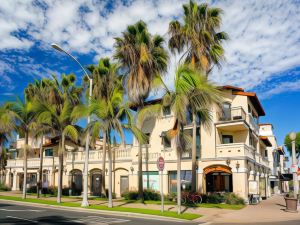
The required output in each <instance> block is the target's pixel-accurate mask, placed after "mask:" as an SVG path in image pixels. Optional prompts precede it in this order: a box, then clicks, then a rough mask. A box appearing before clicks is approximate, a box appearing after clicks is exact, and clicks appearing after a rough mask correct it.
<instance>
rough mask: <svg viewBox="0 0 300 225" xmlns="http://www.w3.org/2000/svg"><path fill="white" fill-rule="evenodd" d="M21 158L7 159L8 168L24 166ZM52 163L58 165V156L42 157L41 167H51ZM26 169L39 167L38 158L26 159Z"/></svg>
mask: <svg viewBox="0 0 300 225" xmlns="http://www.w3.org/2000/svg"><path fill="white" fill-rule="evenodd" d="M23 162H24V160H23V159H9V160H7V166H6V167H8V168H17V167H24V164H23ZM53 165H55V166H58V157H54V158H53V157H44V158H43V167H52V166H53ZM27 167H28V169H31V168H34V169H36V168H39V167H40V158H29V159H28V160H27Z"/></svg>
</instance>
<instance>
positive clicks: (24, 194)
mask: <svg viewBox="0 0 300 225" xmlns="http://www.w3.org/2000/svg"><path fill="white" fill-rule="evenodd" d="M27 148H28V132H25V144H24V157H23V158H24V162H23V163H24V179H23V196H22V198H23V199H26V189H27Z"/></svg>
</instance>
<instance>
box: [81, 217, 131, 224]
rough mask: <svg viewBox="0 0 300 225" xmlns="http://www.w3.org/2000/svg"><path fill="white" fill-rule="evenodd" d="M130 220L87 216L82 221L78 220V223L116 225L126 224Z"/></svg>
mask: <svg viewBox="0 0 300 225" xmlns="http://www.w3.org/2000/svg"><path fill="white" fill-rule="evenodd" d="M129 221H130V220H125V219H118V218H109V217H101V216H86V217H83V218H80V219H77V220H76V222H83V223H92V224H93V223H94V224H99V225H100V224H116V223H126V222H129Z"/></svg>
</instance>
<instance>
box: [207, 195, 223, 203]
mask: <svg viewBox="0 0 300 225" xmlns="http://www.w3.org/2000/svg"><path fill="white" fill-rule="evenodd" d="M206 202H207V203H215V204H219V203H222V202H224V196H222V195H220V194H210V195H207V199H206Z"/></svg>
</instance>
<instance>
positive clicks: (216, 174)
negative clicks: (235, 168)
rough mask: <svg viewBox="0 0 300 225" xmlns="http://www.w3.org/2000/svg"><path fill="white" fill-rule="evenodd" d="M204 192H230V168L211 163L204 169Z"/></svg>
mask: <svg viewBox="0 0 300 225" xmlns="http://www.w3.org/2000/svg"><path fill="white" fill-rule="evenodd" d="M203 171H204V174H205V178H206V192H232V172H231V168H230V167H228V166H224V165H213V166H209V167H206V168H205V169H204V170H203Z"/></svg>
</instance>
